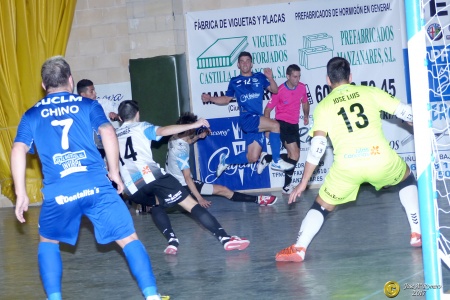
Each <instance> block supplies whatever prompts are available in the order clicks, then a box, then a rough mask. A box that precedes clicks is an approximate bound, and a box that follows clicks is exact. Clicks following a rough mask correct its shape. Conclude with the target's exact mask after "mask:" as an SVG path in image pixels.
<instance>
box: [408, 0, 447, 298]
mask: <svg viewBox="0 0 450 300" xmlns="http://www.w3.org/2000/svg"><path fill="white" fill-rule="evenodd" d="M438 1H439V0H438ZM438 1H436V0H432V1H428V0H405V9H406V23H407V33H408V57H409V58H408V61H409V72H410V85H411V101H412V106H413V114H414V141H415V149H416V166H417V179H418V188H419V206H420V217H421V228H422V253H423V263H424V279H425V282H424V284H426V286H433V288H430V289H427V292H426V299H450V294H448V293H449V290H450V271H449V270H450V135H449V132H450V127H449V119H450V70H449V63H448V62H449V59H448V54H449V53H448V52H449V51H450V47H449V46H450V45H449V42H450V16H449V12H450V6H448V5H447V4H446V2H443V1H442V2H438Z"/></svg>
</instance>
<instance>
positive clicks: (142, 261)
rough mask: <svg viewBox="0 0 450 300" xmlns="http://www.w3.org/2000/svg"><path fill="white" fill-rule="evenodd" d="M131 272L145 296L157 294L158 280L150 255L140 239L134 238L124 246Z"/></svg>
mask: <svg viewBox="0 0 450 300" xmlns="http://www.w3.org/2000/svg"><path fill="white" fill-rule="evenodd" d="M123 252H124V253H125V257H126V258H127V261H128V266H129V267H130V270H131V273H132V274H133V276H134V278H136V281H137V283H138V285H139V288H140V289H141V291H142V293H143V294H144V297H148V296H153V295H157V294H158V291H157V289H156V280H155V276H154V275H153V271H152V264H151V262H150V257H149V256H148V254H147V251H146V250H145V247H144V245H142V243H141V241H140V240H134V241H132V242H130V243H128V244H127V245H126V246H125V247H123Z"/></svg>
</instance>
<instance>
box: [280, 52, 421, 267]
mask: <svg viewBox="0 0 450 300" xmlns="http://www.w3.org/2000/svg"><path fill="white" fill-rule="evenodd" d="M351 81H352V76H351V73H350V64H349V62H348V61H347V60H346V59H344V58H341V57H334V58H332V59H331V60H330V61H329V62H328V64H327V83H328V85H329V86H330V87H331V89H332V91H331V93H330V94H329V95H328V96H327V97H326V98H325V99H323V100H322V101H321V102H320V103H319V104H318V105H317V107H316V109H315V110H314V118H313V120H314V125H313V127H312V129H311V131H310V135H312V136H313V138H312V140H311V147H310V149H309V152H308V156H307V158H306V165H305V170H304V173H303V177H302V180H301V182H300V183H299V184H298V185H297V186H296V187H295V189H294V191H293V192H292V193H291V195H290V197H289V204H290V203H292V202H295V200H296V198H297V197H300V195H301V194H302V192H303V191H304V190H305V189H306V186H307V184H308V181H309V179H310V178H311V175H312V173H313V171H314V169H315V168H316V166H317V165H318V164H319V161H320V159H321V158H322V156H323V154H324V153H325V149H326V146H327V135H328V137H329V138H330V140H331V142H332V144H333V148H334V161H333V164H332V166H331V168H330V171H329V173H328V174H327V176H326V177H325V181H324V183H323V185H322V187H321V188H320V190H319V195H317V198H316V201H315V202H314V204H313V205H312V207H311V208H310V209H309V211H308V213H307V214H306V216H305V218H304V219H303V222H302V224H301V226H300V231H299V234H298V239H297V242H296V243H295V244H294V245H292V246H290V247H288V248H285V249H283V250H281V251H280V252H278V253H277V254H276V257H275V259H276V261H295V262H301V261H303V260H304V258H305V253H306V249H307V248H308V246H309V244H310V242H311V240H312V239H313V238H314V236H315V235H316V234H317V232H318V231H319V230H320V228H321V227H322V225H323V223H324V221H325V218H326V216H327V215H328V213H330V212H331V211H333V210H334V208H335V207H336V205H339V204H343V203H346V202H350V201H354V200H356V196H357V194H358V190H359V187H360V185H361V184H362V183H364V182H367V183H370V184H371V185H373V186H374V187H375V188H376V189H377V190H379V189H381V188H383V187H385V186H392V185H397V184H398V185H399V188H400V191H399V196H400V202H401V203H402V205H403V207H404V208H405V211H406V215H407V218H408V221H409V225H410V227H411V240H410V244H411V246H413V247H420V246H421V245H422V240H421V232H420V221H419V203H418V193H417V182H416V179H415V177H414V174H413V173H412V172H411V170H410V169H409V167H408V165H407V164H406V163H405V162H404V161H403V159H402V158H401V157H400V156H399V155H398V154H397V153H396V152H395V151H394V150H392V148H391V147H390V146H389V142H388V141H387V140H386V138H385V136H384V134H383V131H382V127H381V117H380V111H385V112H387V113H390V114H392V115H395V116H397V117H398V118H400V119H402V120H404V121H406V122H409V123H412V121H413V118H412V110H411V106H409V105H406V104H403V103H401V102H400V100H399V99H397V98H395V97H394V96H391V95H389V94H388V93H386V92H384V91H382V90H380V89H378V88H375V87H369V86H356V85H351V84H350V82H351Z"/></svg>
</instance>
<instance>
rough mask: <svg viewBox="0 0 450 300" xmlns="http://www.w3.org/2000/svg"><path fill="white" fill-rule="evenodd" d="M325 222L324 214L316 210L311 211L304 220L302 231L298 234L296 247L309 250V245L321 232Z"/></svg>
mask: <svg viewBox="0 0 450 300" xmlns="http://www.w3.org/2000/svg"><path fill="white" fill-rule="evenodd" d="M323 222H324V217H323V215H322V213H321V212H320V211H318V210H316V209H310V210H309V211H308V213H307V214H306V216H305V218H304V219H303V222H302V225H301V226H300V231H299V232H298V238H297V242H296V243H295V246H296V247H303V248H305V249H306V248H308V246H309V243H311V241H312V239H313V238H314V237H315V236H316V234H317V232H319V230H320V228H321V227H322V225H323Z"/></svg>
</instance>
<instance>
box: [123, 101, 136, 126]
mask: <svg viewBox="0 0 450 300" xmlns="http://www.w3.org/2000/svg"><path fill="white" fill-rule="evenodd" d="M138 111H139V106H138V103H137V101H134V100H125V101H122V102H121V103H120V105H119V109H118V114H119V117H120V119H121V120H122V121H123V122H126V121H129V120H131V119H133V118H134V117H135V116H136V114H137V112H138Z"/></svg>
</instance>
